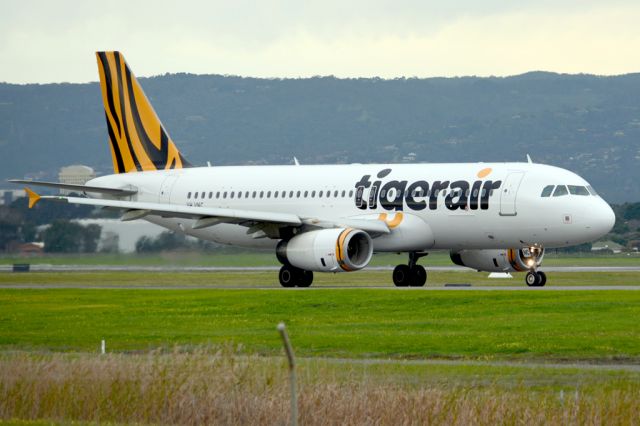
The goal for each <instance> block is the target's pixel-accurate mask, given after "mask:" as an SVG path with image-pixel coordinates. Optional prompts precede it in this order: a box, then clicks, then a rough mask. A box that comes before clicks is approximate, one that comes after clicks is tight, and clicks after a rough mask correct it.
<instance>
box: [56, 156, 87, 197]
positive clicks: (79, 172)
mask: <svg viewBox="0 0 640 426" xmlns="http://www.w3.org/2000/svg"><path fill="white" fill-rule="evenodd" d="M95 177H96V172H95V171H94V170H93V169H92V168H91V167H89V166H83V165H80V164H75V165H73V166H67V167H62V168H61V169H60V173H58V181H59V182H62V183H69V184H72V185H84V184H85V183H87V182H88V181H89V180H91V179H93V178H95ZM70 192H71V191H68V190H65V189H61V190H60V194H63V195H65V194H69V193H70Z"/></svg>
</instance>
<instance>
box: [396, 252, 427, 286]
mask: <svg viewBox="0 0 640 426" xmlns="http://www.w3.org/2000/svg"><path fill="white" fill-rule="evenodd" d="M428 254H429V253H422V252H415V251H413V252H410V253H409V264H408V265H398V266H396V267H395V268H394V269H393V284H395V286H396V287H423V286H424V285H425V283H426V282H427V271H426V270H425V269H424V267H423V266H422V265H418V263H417V262H418V259H420V258H421V257H424V256H426V255H428Z"/></svg>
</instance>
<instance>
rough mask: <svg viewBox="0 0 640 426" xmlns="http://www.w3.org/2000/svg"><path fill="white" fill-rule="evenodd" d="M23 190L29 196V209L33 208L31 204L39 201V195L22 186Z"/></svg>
mask: <svg viewBox="0 0 640 426" xmlns="http://www.w3.org/2000/svg"><path fill="white" fill-rule="evenodd" d="M24 192H26V193H27V195H28V196H29V208H30V209H31V208H33V206H35V205H36V203H37V202H38V201H40V195H38V194H36V193H35V192H33V191H32V190H30V189H29V188H27V187H25V188H24Z"/></svg>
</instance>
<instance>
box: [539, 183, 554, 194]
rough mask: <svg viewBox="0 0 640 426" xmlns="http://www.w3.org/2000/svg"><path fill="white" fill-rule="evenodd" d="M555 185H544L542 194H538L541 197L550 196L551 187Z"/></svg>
mask: <svg viewBox="0 0 640 426" xmlns="http://www.w3.org/2000/svg"><path fill="white" fill-rule="evenodd" d="M554 187H555V185H547V186H545V187H544V189H543V190H542V194H540V196H541V197H550V196H551V193H552V192H553V188H554Z"/></svg>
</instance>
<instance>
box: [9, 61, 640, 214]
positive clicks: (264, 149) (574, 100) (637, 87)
mask: <svg viewBox="0 0 640 426" xmlns="http://www.w3.org/2000/svg"><path fill="white" fill-rule="evenodd" d="M141 84H142V86H143V87H144V89H145V91H146V92H147V95H148V96H149V97H150V98H151V99H152V102H153V104H154V106H155V108H156V111H157V112H158V114H159V115H160V117H161V119H162V121H163V123H164V124H165V126H166V127H167V129H168V131H169V133H170V134H171V136H172V137H173V139H174V140H175V141H176V143H177V145H178V146H179V147H180V149H181V151H183V152H184V154H185V156H186V157H187V158H188V159H189V160H190V161H191V162H192V163H195V164H204V163H205V162H206V161H207V160H209V161H211V162H212V164H214V165H224V164H286V163H291V159H292V157H293V156H294V155H295V156H297V157H298V159H299V160H300V161H301V162H302V163H306V164H312V163H347V162H362V163H364V162H393V161H402V159H403V157H406V156H407V154H409V153H411V152H413V153H415V154H416V161H419V162H443V161H524V160H525V155H526V154H527V153H529V154H530V155H531V157H532V158H533V160H534V161H536V162H541V163H548V164H554V165H558V166H561V167H566V168H568V169H570V170H573V171H575V172H577V173H579V174H581V175H582V176H583V177H585V178H586V179H587V180H589V181H590V182H591V183H592V184H593V185H594V186H595V187H596V189H597V190H598V191H599V192H600V193H601V194H603V195H604V197H605V198H606V199H607V200H608V201H611V202H625V201H637V200H640V185H638V182H639V181H640V167H639V166H640V74H628V75H622V76H616V77H597V76H592V75H560V74H553V73H544V72H531V73H527V74H523V75H520V76H515V77H507V78H494V77H491V78H476V77H464V78H429V79H395V80H383V79H377V78H362V79H337V78H333V77H317V78H307V79H282V80H281V79H257V78H241V77H233V76H219V75H190V74H174V75H164V76H159V77H153V78H146V79H141ZM73 163H82V164H87V165H90V166H92V167H94V168H95V169H96V170H97V171H98V172H99V173H108V172H109V171H110V170H111V157H110V154H109V148H108V145H107V133H106V126H105V123H104V112H103V109H102V101H101V98H100V90H99V87H98V85H97V83H91V84H46V85H13V84H0V179H3V180H4V179H6V178H10V177H22V176H23V175H30V176H41V177H47V178H55V176H56V174H57V169H58V168H59V167H60V166H63V165H69V164H73ZM0 186H2V187H7V186H8V185H7V184H0Z"/></svg>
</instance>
